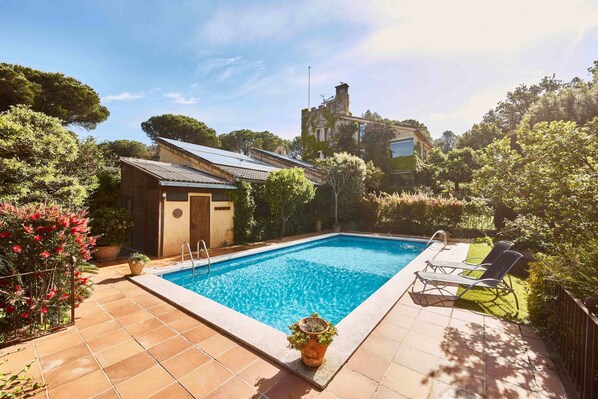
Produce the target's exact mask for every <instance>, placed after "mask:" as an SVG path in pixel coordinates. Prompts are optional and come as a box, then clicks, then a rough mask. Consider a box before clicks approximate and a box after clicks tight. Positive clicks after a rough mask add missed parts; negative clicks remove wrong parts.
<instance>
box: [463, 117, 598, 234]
mask: <svg viewBox="0 0 598 399" xmlns="http://www.w3.org/2000/svg"><path fill="white" fill-rule="evenodd" d="M516 134H517V144H518V145H517V146H512V145H511V142H510V140H509V139H508V138H505V139H502V140H498V141H496V142H494V143H492V144H491V145H489V146H488V147H487V148H486V150H485V151H484V155H483V157H482V161H483V166H482V168H481V169H480V170H479V172H477V174H476V180H475V185H476V187H477V188H478V189H479V190H480V192H481V193H483V194H484V195H486V196H487V197H488V198H492V199H494V200H495V201H496V202H502V203H504V204H505V205H507V206H508V207H510V208H512V209H513V210H515V212H517V213H518V214H519V215H520V217H524V218H525V219H522V221H521V222H522V223H524V224H526V223H527V224H526V226H527V228H526V229H527V230H530V229H531V227H530V226H529V222H530V221H532V219H533V220H535V222H534V223H536V224H537V223H538V222H540V223H541V225H542V226H545V227H546V228H545V229H543V230H544V231H543V232H542V234H543V235H546V234H550V235H551V236H553V237H554V238H555V239H554V240H552V241H553V243H557V244H565V245H566V244H569V245H577V244H579V243H580V242H583V241H585V240H586V239H588V238H589V237H590V236H592V235H595V232H596V229H597V228H598V225H597V222H598V206H597V204H598V184H596V173H597V172H598V159H597V158H596V154H598V118H595V119H593V120H592V121H591V122H590V123H589V124H588V125H587V126H585V127H579V126H577V124H576V123H575V122H564V121H555V122H550V123H547V122H542V123H538V124H536V125H534V126H530V125H529V124H524V125H523V126H522V127H521V128H520V129H518V130H517V133H516Z"/></svg>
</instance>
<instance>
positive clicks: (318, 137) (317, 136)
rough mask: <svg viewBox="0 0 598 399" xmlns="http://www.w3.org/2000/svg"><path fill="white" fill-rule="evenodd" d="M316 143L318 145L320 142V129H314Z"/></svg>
mask: <svg viewBox="0 0 598 399" xmlns="http://www.w3.org/2000/svg"><path fill="white" fill-rule="evenodd" d="M316 141H317V142H318V143H319V142H320V141H322V140H320V129H316Z"/></svg>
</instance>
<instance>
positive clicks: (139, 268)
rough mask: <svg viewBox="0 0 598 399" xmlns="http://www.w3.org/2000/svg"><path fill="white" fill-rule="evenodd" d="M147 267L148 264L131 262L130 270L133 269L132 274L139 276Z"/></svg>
mask: <svg viewBox="0 0 598 399" xmlns="http://www.w3.org/2000/svg"><path fill="white" fill-rule="evenodd" d="M145 266H147V263H146V262H131V261H129V269H131V274H132V275H133V276H139V275H140V274H142V273H143V268H144V267H145Z"/></svg>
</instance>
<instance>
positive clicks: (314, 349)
mask: <svg viewBox="0 0 598 399" xmlns="http://www.w3.org/2000/svg"><path fill="white" fill-rule="evenodd" d="M320 320H321V322H320ZM306 321H312V322H313V321H317V322H318V323H322V325H323V326H325V328H324V330H322V331H319V332H310V331H306V330H305V329H304V326H305V324H306ZM328 328H329V327H328V323H327V322H326V320H324V319H321V318H319V317H306V318H305V319H302V320H301V321H300V322H299V329H300V330H301V332H302V333H304V334H307V335H309V337H310V340H309V342H307V343H306V344H305V346H303V348H302V349H301V360H303V363H304V364H305V365H306V366H309V367H318V366H320V365H321V364H322V362H323V361H324V355H325V354H326V350H327V349H328V345H322V344H321V343H319V342H318V338H317V337H318V335H320V334H322V333H324V332H326V331H328Z"/></svg>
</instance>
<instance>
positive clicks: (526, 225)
mask: <svg viewBox="0 0 598 399" xmlns="http://www.w3.org/2000/svg"><path fill="white" fill-rule="evenodd" d="M498 237H499V238H500V239H506V240H511V241H513V242H514V243H515V245H516V247H517V248H518V249H525V250H528V251H530V252H550V251H551V250H552V249H553V244H552V242H553V241H554V237H553V235H552V229H551V228H550V227H549V226H548V225H547V224H546V223H545V222H544V221H543V220H542V219H540V218H539V217H537V216H535V215H531V214H529V215H519V216H517V218H515V220H507V221H506V222H505V226H504V227H503V228H502V229H501V230H500V232H499V234H498Z"/></svg>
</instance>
